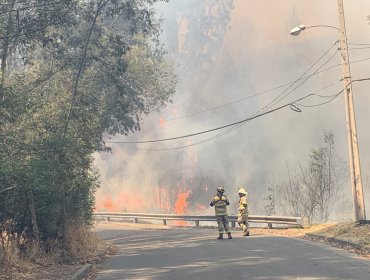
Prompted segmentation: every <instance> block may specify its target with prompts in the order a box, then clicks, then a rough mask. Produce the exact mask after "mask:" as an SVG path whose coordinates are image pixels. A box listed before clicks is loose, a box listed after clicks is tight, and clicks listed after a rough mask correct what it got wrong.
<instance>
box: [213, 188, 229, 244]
mask: <svg viewBox="0 0 370 280" xmlns="http://www.w3.org/2000/svg"><path fill="white" fill-rule="evenodd" d="M224 193H225V189H224V187H222V186H219V187H218V188H217V194H216V195H215V196H214V197H213V199H212V201H211V203H210V204H209V205H210V206H211V207H213V206H214V207H215V215H216V219H217V225H218V233H219V236H218V238H217V239H224V237H223V236H224V230H225V232H226V233H227V235H228V239H232V236H231V232H230V226H229V217H228V215H227V209H226V206H227V205H229V204H230V202H229V199H228V198H227V197H226V195H224Z"/></svg>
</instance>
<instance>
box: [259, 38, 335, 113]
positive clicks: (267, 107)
mask: <svg viewBox="0 0 370 280" xmlns="http://www.w3.org/2000/svg"><path fill="white" fill-rule="evenodd" d="M337 43H338V41H336V42H335V43H334V44H333V45H332V46H331V47H330V48H329V49H328V50H327V51H326V52H325V53H324V54H323V55H322V56H321V57H320V58H319V59H318V60H317V61H316V62H315V63H314V64H313V65H311V66H310V67H309V68H308V69H307V70H306V71H305V72H304V73H303V74H302V75H301V76H300V77H299V78H298V79H297V80H296V81H295V82H294V83H293V84H292V85H291V86H289V87H288V88H287V89H285V90H284V91H283V92H282V93H280V94H279V95H278V96H277V97H275V98H274V99H273V100H272V101H270V102H269V103H268V104H267V105H266V106H265V107H264V108H263V109H261V110H259V111H257V112H256V114H258V113H260V112H263V111H265V110H267V109H269V108H271V107H272V106H274V105H276V104H277V103H279V102H280V101H281V100H283V99H284V98H286V97H287V96H289V95H290V94H291V93H292V92H293V91H295V90H296V89H297V88H299V87H300V86H301V85H303V84H304V83H305V82H306V81H307V80H308V79H309V76H308V77H307V78H304V79H303V81H302V82H301V83H300V84H298V85H297V86H296V87H295V88H293V89H292V90H291V91H289V92H288V93H286V92H287V90H288V89H290V88H291V87H292V86H293V85H294V84H295V83H296V82H298V81H299V80H300V79H301V78H302V77H304V76H305V75H306V74H307V73H308V72H309V71H310V70H311V69H312V68H313V67H314V66H315V65H316V64H317V63H318V62H319V61H320V60H321V59H322V58H323V57H324V56H325V55H326V54H328V53H329V52H330V50H331V49H332V48H333V47H334V46H335V45H336V44H337ZM337 52H338V50H336V51H335V53H334V54H333V55H332V56H331V57H330V58H329V59H328V60H327V61H326V62H324V63H323V64H321V65H320V66H319V67H318V68H317V69H316V70H315V71H314V73H316V72H317V71H319V70H320V69H321V68H322V67H323V66H324V65H326V64H327V63H329V61H330V60H331V59H333V57H334V56H335V55H336V54H337ZM285 93H286V94H285Z"/></svg>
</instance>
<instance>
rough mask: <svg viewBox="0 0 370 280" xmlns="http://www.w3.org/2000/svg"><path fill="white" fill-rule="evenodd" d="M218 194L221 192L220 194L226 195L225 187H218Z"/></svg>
mask: <svg viewBox="0 0 370 280" xmlns="http://www.w3.org/2000/svg"><path fill="white" fill-rule="evenodd" d="M217 192H219V193H224V192H225V189H224V187H223V186H219V187H217Z"/></svg>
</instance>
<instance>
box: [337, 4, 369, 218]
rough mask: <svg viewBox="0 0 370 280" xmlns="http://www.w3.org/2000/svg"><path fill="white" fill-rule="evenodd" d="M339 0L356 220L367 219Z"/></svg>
mask: <svg viewBox="0 0 370 280" xmlns="http://www.w3.org/2000/svg"><path fill="white" fill-rule="evenodd" d="M337 1H338V12H339V33H340V49H341V59H342V71H343V86H344V92H343V93H344V100H345V106H346V122H347V136H348V151H349V166H350V172H351V185H352V195H353V208H354V213H355V220H356V221H361V220H366V213H365V203H364V196H363V188H362V178H361V165H360V157H359V150H358V138H357V129H356V117H355V107H354V104H353V93H352V81H351V70H350V64H349V55H348V45H347V36H346V24H345V20H344V8H343V0H337Z"/></svg>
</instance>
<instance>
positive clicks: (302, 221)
mask: <svg viewBox="0 0 370 280" xmlns="http://www.w3.org/2000/svg"><path fill="white" fill-rule="evenodd" d="M94 215H95V217H96V219H105V220H108V221H114V220H116V221H117V220H122V219H126V220H127V219H130V220H131V219H132V221H133V222H134V223H138V220H139V219H140V220H162V221H163V224H164V225H167V221H170V220H180V221H189V222H195V226H197V227H199V225H200V222H208V221H216V217H215V216H213V215H212V216H211V215H178V214H148V213H119V212H95V214H94ZM237 219H238V216H236V215H229V220H230V222H231V224H232V227H235V223H236V222H237ZM248 222H252V223H267V224H268V225H269V227H271V225H272V224H288V225H297V226H300V227H303V228H306V227H310V219H309V218H308V217H283V216H258V215H249V216H248Z"/></svg>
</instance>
